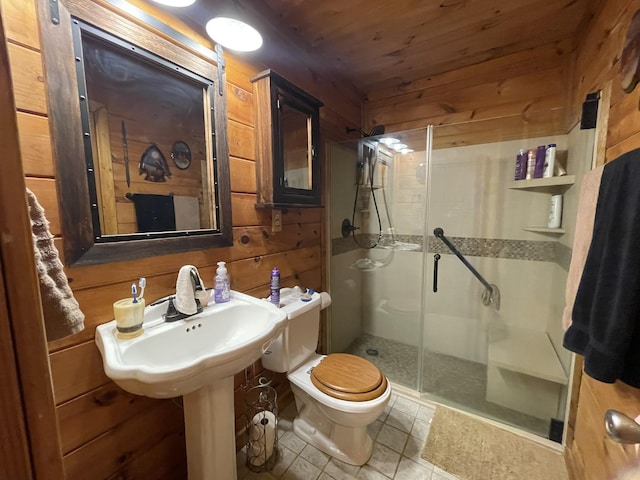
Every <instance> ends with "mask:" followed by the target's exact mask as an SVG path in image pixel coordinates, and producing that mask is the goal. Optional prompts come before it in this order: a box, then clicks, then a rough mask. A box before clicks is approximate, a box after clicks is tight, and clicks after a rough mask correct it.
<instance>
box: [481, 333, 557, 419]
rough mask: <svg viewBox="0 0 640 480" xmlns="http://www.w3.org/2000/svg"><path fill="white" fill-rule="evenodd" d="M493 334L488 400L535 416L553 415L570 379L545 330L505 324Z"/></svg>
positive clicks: (551, 416) (548, 416) (489, 360)
mask: <svg viewBox="0 0 640 480" xmlns="http://www.w3.org/2000/svg"><path fill="white" fill-rule="evenodd" d="M492 336H493V337H494V338H493V339H492V340H490V342H489V357H488V368H487V400H488V401H490V402H493V403H497V404H498V405H502V406H504V407H508V408H512V409H514V410H517V411H520V412H523V413H526V414H529V415H532V416H534V417H537V418H543V419H548V418H553V417H556V416H557V415H558V407H559V405H560V397H561V394H562V388H563V386H564V385H566V384H567V383H568V381H569V378H568V376H567V374H566V372H565V370H564V368H563V367H562V364H561V363H560V359H559V358H558V355H557V354H556V351H555V349H554V348H553V345H552V344H551V340H550V339H549V336H548V335H547V334H546V332H543V331H539V330H533V329H529V328H522V327H514V326H507V327H505V328H504V329H501V330H500V332H499V334H494V335H492Z"/></svg>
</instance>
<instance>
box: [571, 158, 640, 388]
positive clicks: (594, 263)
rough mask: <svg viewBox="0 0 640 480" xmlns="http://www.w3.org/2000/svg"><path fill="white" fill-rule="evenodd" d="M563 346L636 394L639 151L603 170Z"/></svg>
mask: <svg viewBox="0 0 640 480" xmlns="http://www.w3.org/2000/svg"><path fill="white" fill-rule="evenodd" d="M564 346H565V347H566V348H568V349H569V350H571V351H573V352H576V353H579V354H581V355H584V359H585V363H584V370H585V372H586V373H587V374H588V375H590V376H591V377H593V378H595V379H596V380H600V381H601V382H606V383H613V382H615V381H616V380H621V381H623V382H625V383H627V384H629V385H631V386H633V387H636V388H640V149H638V150H633V151H631V152H629V153H625V154H624V155H622V156H620V157H619V158H617V159H616V160H614V161H612V162H610V163H608V164H606V165H605V167H604V170H603V172H602V180H601V182H600V190H599V192H598V203H597V205H596V214H595V220H594V227H593V238H592V240H591V245H590V247H589V253H588V254H587V259H586V262H585V266H584V271H583V273H582V278H581V279H580V284H579V286H578V292H577V294H576V300H575V304H574V307H573V323H572V324H571V326H570V327H569V328H568V329H567V331H566V333H565V336H564Z"/></svg>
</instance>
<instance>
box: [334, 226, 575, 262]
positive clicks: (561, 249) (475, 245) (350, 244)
mask: <svg viewBox="0 0 640 480" xmlns="http://www.w3.org/2000/svg"><path fill="white" fill-rule="evenodd" d="M356 236H357V243H356V241H355V240H354V238H353V236H350V237H349V238H334V239H332V240H331V248H332V250H331V252H332V255H340V254H343V253H348V252H350V251H353V250H357V249H360V248H367V246H369V245H371V246H373V245H375V244H376V241H377V240H378V235H373V234H359V235H356ZM423 238H424V237H422V236H421V235H396V236H395V242H394V239H393V237H392V236H391V235H383V236H382V238H381V239H380V241H379V242H378V245H377V246H376V247H375V248H387V249H390V248H393V249H395V250H405V251H416V252H422V251H423V248H424V242H423ZM447 238H448V239H449V240H450V241H451V243H453V245H455V247H456V248H457V249H458V250H459V251H460V253H462V255H465V256H471V257H485V258H507V259H515V260H527V261H534V262H554V263H557V264H558V265H559V266H560V267H562V268H563V269H564V270H567V271H568V270H569V264H570V262H571V249H570V248H569V247H567V246H565V245H563V244H561V243H559V242H554V241H536V240H507V239H501V238H473V237H447ZM427 251H428V252H430V253H440V254H450V253H451V251H450V250H449V248H448V247H447V246H446V245H445V244H444V243H443V242H442V241H441V240H440V239H438V238H436V237H434V236H429V238H428V246H427Z"/></svg>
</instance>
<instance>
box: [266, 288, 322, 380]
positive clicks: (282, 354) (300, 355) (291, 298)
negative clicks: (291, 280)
mask: <svg viewBox="0 0 640 480" xmlns="http://www.w3.org/2000/svg"><path fill="white" fill-rule="evenodd" d="M323 295H326V294H323ZM329 301H330V300H329ZM326 303H327V302H326V301H325V306H326ZM280 305H281V308H282V309H283V310H284V311H285V312H286V313H287V318H288V322H287V324H286V326H285V329H284V332H283V333H282V334H281V335H280V336H279V337H278V338H277V339H276V340H275V341H274V342H273V343H272V344H271V346H270V347H269V348H268V350H267V352H265V353H264V354H263V355H262V365H263V366H264V368H266V369H268V370H271V371H272V372H280V373H284V372H289V371H292V370H295V369H296V368H297V367H298V366H299V365H301V364H302V363H303V362H304V361H305V360H306V359H307V358H309V357H310V356H311V355H313V354H314V353H315V351H316V348H317V346H318V335H319V330H320V310H321V309H322V308H323V302H322V297H321V296H320V294H318V293H315V292H314V293H313V294H312V295H311V300H310V301H307V302H305V301H303V300H302V297H301V296H300V294H299V293H298V292H296V291H294V290H293V289H291V288H283V289H281V290H280Z"/></svg>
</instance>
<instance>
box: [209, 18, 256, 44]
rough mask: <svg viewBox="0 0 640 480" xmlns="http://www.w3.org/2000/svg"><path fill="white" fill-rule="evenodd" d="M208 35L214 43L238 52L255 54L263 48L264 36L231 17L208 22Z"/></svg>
mask: <svg viewBox="0 0 640 480" xmlns="http://www.w3.org/2000/svg"><path fill="white" fill-rule="evenodd" d="M205 28H206V30H207V34H208V35H209V36H210V37H211V38H212V39H213V41H214V42H216V43H218V44H220V45H222V46H223V47H225V48H228V49H230V50H235V51H237V52H253V51H254V50H257V49H259V48H260V47H261V46H262V35H260V33H259V32H258V31H257V30H256V29H255V28H253V27H252V26H251V25H249V24H247V23H244V22H241V21H240V20H236V19H235V18H229V17H216V18H213V19H211V20H209V21H208V22H207V25H206V27H205Z"/></svg>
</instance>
